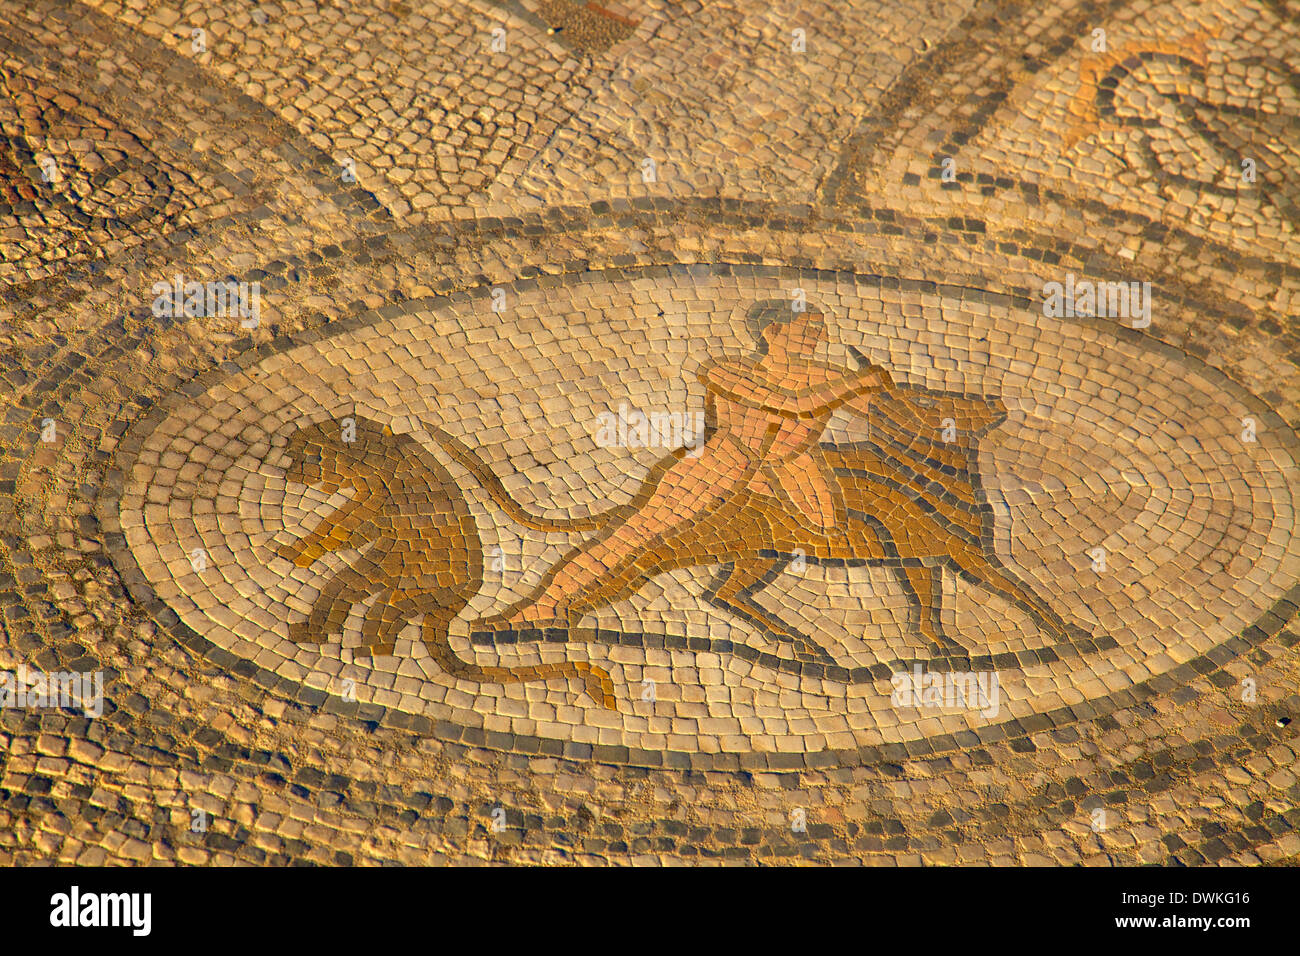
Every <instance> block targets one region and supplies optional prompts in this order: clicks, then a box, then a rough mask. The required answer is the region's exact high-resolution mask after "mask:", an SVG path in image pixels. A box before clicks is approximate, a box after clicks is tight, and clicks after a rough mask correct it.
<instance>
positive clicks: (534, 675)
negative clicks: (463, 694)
mask: <svg viewBox="0 0 1300 956" xmlns="http://www.w3.org/2000/svg"><path fill="white" fill-rule="evenodd" d="M423 637H424V646H425V647H426V648H428V650H429V655H430V656H431V657H432V658H433V659H434V660H435V661H437V662H438V666H439V667H441V668H442V669H443V670H444V671H446V672H447V673H448V674H451V675H452V676H454V677H463V678H465V679H466V680H472V681H477V682H478V683H480V684H483V683H496V684H522V683H524V682H525V681H530V680H549V679H551V678H552V677H576V678H578V679H579V680H581V681H582V684H583V686H584V687H585V688H586V689H587V696H588V697H590V698H591V699H592V700H594V701H595V702H596V703H597V704H599V705H600V706H601V707H604V708H606V709H607V710H615V711H616V710H618V703H617V702H616V701H615V699H614V682H613V681H611V680H610V679H609V674H607V673H606V672H605V671H604V670H602V669H601V668H599V667H596V666H595V665H594V664H588V663H586V662H585V661H563V662H562V663H558V664H530V665H527V666H525V667H483V666H482V665H479V664H471V663H469V662H468V661H464V660H461V658H460V657H459V656H458V655H457V654H456V652H455V651H453V650H452V649H451V645H450V644H449V643H448V642H447V634H446V631H445V629H444V625H440V624H439V623H438V622H437V621H436V620H432V619H431V616H429V615H426V616H425V619H424V634H423Z"/></svg>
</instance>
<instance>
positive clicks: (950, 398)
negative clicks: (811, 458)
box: [867, 385, 1007, 446]
mask: <svg viewBox="0 0 1300 956" xmlns="http://www.w3.org/2000/svg"><path fill="white" fill-rule="evenodd" d="M867 417H868V420H869V421H873V420H874V421H878V422H880V423H882V424H885V425H886V426H887V427H892V428H894V429H897V430H901V431H902V432H904V433H908V434H914V435H918V436H934V437H935V438H939V437H940V436H942V437H941V438H940V440H941V441H942V442H943V443H945V444H948V443H954V442H955V443H956V444H957V445H960V446H970V445H971V443H972V442H973V441H974V440H975V438H976V437H977V436H979V435H983V434H984V433H985V432H987V431H989V430H990V429H992V428H996V427H997V426H998V425H1001V424H1002V423H1003V422H1004V421H1006V418H1007V407H1006V405H1004V404H1003V403H1002V400H1001V399H1000V398H997V397H996V396H993V395H966V394H963V393H961V392H944V391H937V390H934V389H928V388H920V387H916V386H908V385H904V386H901V387H898V388H895V389H892V390H890V391H887V392H881V393H880V394H879V395H876V396H873V398H872V402H871V411H870V412H869V413H868V416H867Z"/></svg>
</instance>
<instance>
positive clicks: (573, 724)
mask: <svg viewBox="0 0 1300 956" xmlns="http://www.w3.org/2000/svg"><path fill="white" fill-rule="evenodd" d="M788 273H789V270H786V271H785V272H782V271H780V270H775V269H763V268H756V267H747V266H746V267H741V266H736V267H729V266H707V267H706V266H698V267H697V266H673V267H654V268H645V269H639V270H610V271H608V272H591V273H584V274H580V275H574V276H567V277H558V278H555V277H548V278H545V279H541V280H527V281H524V282H520V283H517V284H514V285H505V286H501V287H497V288H493V289H483V290H481V293H479V294H472V295H460V296H453V297H451V298H447V299H438V300H433V301H426V302H417V303H408V304H406V305H403V306H400V307H389V308H388V309H385V310H382V312H381V313H376V314H371V315H368V316H365V317H363V318H362V319H361V320H360V321H359V322H357V323H353V324H352V325H351V327H350V328H349V329H348V330H346V331H343V332H340V333H338V334H334V335H333V336H331V337H326V338H322V339H319V340H317V341H313V342H310V343H307V344H299V345H296V346H292V347H286V348H285V349H283V350H280V351H278V352H276V353H274V354H270V355H269V356H268V355H266V354H265V353H263V354H261V355H259V356H256V357H254V358H250V359H249V360H247V361H245V362H244V363H242V367H240V368H238V369H235V368H233V367H231V366H227V367H226V368H225V370H224V371H223V372H221V377H218V378H211V377H210V378H209V379H207V380H205V381H204V382H202V383H201V385H200V387H197V388H190V389H187V390H186V392H188V394H184V393H177V394H174V395H172V396H170V397H169V398H167V399H166V400H165V401H164V402H163V404H162V407H161V408H160V409H159V411H158V413H157V414H155V415H154V416H153V418H152V419H150V423H149V425H148V426H147V427H148V429H149V430H148V432H147V434H140V435H137V436H136V439H137V442H138V447H139V452H138V454H137V455H136V456H135V458H134V461H133V463H127V466H126V469H125V471H124V480H125V487H124V491H123V494H122V497H121V504H120V523H121V527H122V530H123V533H124V535H125V539H126V542H127V545H128V546H129V548H130V550H131V552H132V554H133V556H134V558H135V560H136V562H137V563H138V564H139V566H140V568H141V570H142V572H143V574H144V575H145V577H146V578H147V580H148V582H149V585H150V587H151V588H152V589H153V590H154V591H155V592H156V594H157V596H158V598H159V599H160V600H162V601H164V602H165V603H166V604H167V605H169V606H170V607H171V608H173V609H174V610H175V612H176V614H177V615H178V616H179V617H180V619H181V621H182V622H183V623H184V624H185V625H187V626H188V627H189V628H191V629H192V630H193V631H195V632H197V633H198V634H199V635H201V636H202V637H203V638H205V639H206V640H207V641H210V642H211V643H212V644H215V645H216V646H218V647H220V648H223V649H225V650H227V651H229V652H230V653H232V654H234V655H236V656H237V657H241V658H246V659H248V660H249V661H252V662H253V663H254V664H255V665H257V666H258V667H260V668H264V669H266V670H268V671H273V672H275V673H276V674H278V675H280V676H281V677H283V678H286V679H288V680H291V681H294V682H299V683H305V684H308V685H310V686H317V687H320V688H323V689H325V690H327V691H328V692H329V693H330V694H332V695H339V696H342V697H344V698H346V699H356V700H359V701H363V702H374V703H377V704H380V705H382V706H384V707H388V708H393V709H396V710H400V711H406V712H410V713H415V714H421V715H424V716H426V717H428V718H431V719H433V720H441V721H448V722H451V723H453V724H456V725H460V726H472V727H481V728H484V729H486V730H489V731H503V732H507V733H510V734H515V735H522V736H527V737H532V738H543V739H551V740H561V741H568V742H576V743H581V744H600V745H609V746H615V747H626V748H628V749H629V751H633V752H638V751H639V752H654V751H664V750H667V751H673V752H677V753H684V754H687V755H691V754H697V755H698V754H717V753H727V752H732V753H745V752H762V753H805V754H806V753H814V752H820V751H842V750H860V749H861V748H864V747H872V746H879V745H884V744H890V743H897V742H907V741H914V740H918V739H921V738H934V737H936V736H938V735H951V734H959V733H961V732H963V731H967V730H973V729H975V730H978V729H981V728H987V727H989V726H991V725H996V724H999V723H1002V722H1007V721H1009V720H1015V719H1021V718H1026V717H1029V716H1030V715H1034V714H1041V713H1045V712H1048V711H1053V710H1057V709H1060V708H1063V707H1067V708H1068V707H1070V706H1073V705H1077V704H1080V703H1081V702H1086V701H1090V700H1095V699H1098V698H1101V697H1104V696H1106V695H1109V694H1112V693H1114V692H1116V691H1121V690H1124V689H1126V688H1131V687H1134V686H1135V685H1138V684H1140V683H1142V682H1144V681H1147V680H1148V679H1150V678H1152V677H1153V676H1155V675H1160V674H1163V673H1166V672H1168V671H1170V670H1172V669H1173V668H1175V667H1176V666H1178V665H1179V664H1182V663H1184V662H1186V661H1188V660H1190V659H1192V658H1196V657H1198V656H1200V655H1204V654H1206V653H1207V652H1210V651H1212V650H1213V649H1214V648H1216V647H1218V646H1219V645H1222V644H1224V643H1225V642H1227V641H1229V640H1230V639H1231V638H1232V637H1233V636H1234V635H1236V634H1238V633H1239V632H1240V631H1242V630H1243V629H1244V628H1246V627H1248V626H1249V625H1250V624H1251V623H1252V622H1254V621H1255V620H1257V619H1258V618H1260V617H1261V616H1262V615H1263V614H1265V613H1266V612H1267V611H1268V609H1269V608H1270V606H1271V605H1272V604H1273V602H1275V601H1276V600H1278V598H1280V597H1281V596H1282V595H1283V594H1285V593H1286V591H1287V590H1288V588H1289V587H1290V586H1291V585H1292V584H1293V582H1294V580H1295V577H1296V571H1297V568H1298V567H1300V544H1298V543H1297V540H1296V535H1295V527H1296V501H1295V498H1296V486H1295V483H1294V482H1293V481H1290V480H1288V477H1287V476H1288V474H1294V469H1295V468H1296V464H1297V444H1296V440H1295V436H1294V435H1293V434H1292V433H1291V432H1290V431H1289V430H1288V429H1287V428H1286V426H1285V424H1284V423H1283V422H1282V421H1281V420H1280V419H1279V418H1278V417H1277V416H1276V415H1274V414H1273V413H1272V412H1271V411H1269V410H1268V409H1267V407H1265V406H1264V404H1263V403H1262V402H1260V401H1259V400H1258V399H1256V398H1254V397H1253V396H1251V395H1250V394H1248V393H1247V392H1245V391H1244V390H1243V389H1241V388H1240V387H1239V386H1237V385H1236V384H1234V383H1232V382H1231V381H1230V380H1228V379H1227V378H1225V377H1224V376H1222V375H1221V374H1219V373H1218V372H1216V371H1214V370H1213V369H1211V368H1209V367H1208V366H1205V365H1202V364H1200V363H1199V362H1197V361H1196V360H1194V359H1192V358H1189V357H1188V356H1186V355H1184V354H1182V353H1180V352H1177V351H1175V350H1173V349H1169V348H1167V347H1165V346H1162V345H1160V344H1158V343H1154V342H1152V341H1151V340H1149V339H1146V338H1143V337H1141V336H1138V335H1136V334H1134V333H1133V332H1132V331H1131V330H1128V329H1126V328H1124V327H1123V326H1122V325H1121V324H1120V323H1118V322H1117V321H1112V320H1094V319H1078V320H1076V319H1058V318H1048V317H1045V316H1044V315H1043V314H1042V310H1041V309H1040V310H1036V311H1035V310H1032V309H1030V308H1026V307H1023V306H1021V305H1017V304H1016V300H1012V299H1009V298H1008V297H1006V296H1003V295H1000V294H998V293H997V292H996V290H994V291H984V290H977V289H969V290H966V291H964V292H962V293H961V294H950V295H943V294H939V293H938V292H937V291H935V290H933V288H932V287H931V288H930V289H928V290H927V288H926V287H925V286H923V285H921V284H915V288H910V287H909V286H908V284H907V283H901V284H900V283H899V282H897V281H886V282H882V281H881V280H880V279H878V278H872V277H869V276H861V275H852V274H847V273H830V272H817V273H809V274H805V275H803V276H801V277H799V278H797V280H796V279H791V278H789V277H788ZM141 427H145V426H141Z"/></svg>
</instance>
